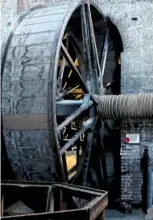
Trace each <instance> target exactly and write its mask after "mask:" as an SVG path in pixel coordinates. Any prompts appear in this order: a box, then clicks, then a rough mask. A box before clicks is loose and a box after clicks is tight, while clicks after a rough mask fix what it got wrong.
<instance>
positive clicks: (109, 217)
mask: <svg viewBox="0 0 153 220" xmlns="http://www.w3.org/2000/svg"><path fill="white" fill-rule="evenodd" d="M120 219H123V220H153V214H150V213H149V214H148V215H145V214H144V213H143V212H142V210H141V209H140V210H139V209H138V210H135V209H133V211H132V213H131V214H127V213H122V212H119V211H117V210H107V211H106V220H120Z"/></svg>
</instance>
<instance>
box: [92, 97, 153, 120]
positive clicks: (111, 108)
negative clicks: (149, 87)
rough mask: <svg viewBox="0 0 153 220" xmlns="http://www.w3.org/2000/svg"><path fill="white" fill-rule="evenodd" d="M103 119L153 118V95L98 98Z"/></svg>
mask: <svg viewBox="0 0 153 220" xmlns="http://www.w3.org/2000/svg"><path fill="white" fill-rule="evenodd" d="M96 99H97V104H98V106H97V110H98V113H99V115H100V116H101V117H102V118H103V119H130V118H131V119H132V118H144V119H151V118H153V93H149V94H137V95H133V94H126V95H108V96H96Z"/></svg>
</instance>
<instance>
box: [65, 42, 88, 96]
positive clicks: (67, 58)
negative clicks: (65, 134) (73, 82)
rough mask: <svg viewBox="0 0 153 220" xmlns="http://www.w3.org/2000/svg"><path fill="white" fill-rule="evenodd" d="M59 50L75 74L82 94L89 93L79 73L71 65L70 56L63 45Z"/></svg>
mask: <svg viewBox="0 0 153 220" xmlns="http://www.w3.org/2000/svg"><path fill="white" fill-rule="evenodd" d="M61 49H62V53H63V55H64V56H65V59H66V61H67V62H68V64H69V66H70V67H71V69H72V70H73V71H74V72H75V73H76V74H77V76H78V79H79V82H80V85H81V87H82V89H83V91H84V92H89V91H88V89H87V86H86V84H85V82H84V80H83V78H82V76H81V74H80V72H79V70H78V69H77V67H76V66H75V65H74V63H73V60H72V58H71V56H70V54H69V53H68V51H67V49H66V48H65V46H64V44H63V43H62V46H61Z"/></svg>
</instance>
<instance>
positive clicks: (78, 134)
mask: <svg viewBox="0 0 153 220" xmlns="http://www.w3.org/2000/svg"><path fill="white" fill-rule="evenodd" d="M93 123H94V118H90V119H88V120H87V121H86V122H84V123H83V126H82V128H81V129H80V130H79V131H78V132H77V133H76V134H75V135H74V136H73V137H72V138H71V139H70V140H69V141H68V142H67V143H66V144H65V145H64V146H63V147H62V148H61V150H60V155H63V154H64V152H65V151H66V150H68V149H69V148H70V147H71V146H72V145H73V144H74V143H75V142H76V141H77V140H78V138H79V137H80V135H82V134H83V133H84V132H85V131H86V130H88V129H89V128H90V127H91V126H92V125H93Z"/></svg>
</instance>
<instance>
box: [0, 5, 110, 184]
mask: <svg viewBox="0 0 153 220" xmlns="http://www.w3.org/2000/svg"><path fill="white" fill-rule="evenodd" d="M90 7H91V13H92V19H93V21H94V31H95V35H96V43H97V42H98V45H97V48H98V55H99V58H101V60H100V61H101V62H100V64H101V65H102V66H103V67H102V66H101V70H103V73H104V69H105V70H106V71H105V72H107V68H106V67H105V64H106V62H105V61H106V55H107V49H108V40H107V37H106V36H107V35H108V29H107V30H106V28H108V27H107V25H106V22H105V20H104V18H103V16H102V15H101V13H100V12H99V11H98V10H97V9H96V7H95V8H94V6H92V5H90V6H89V5H88V4H83V3H81V1H78V2H76V3H75V4H74V5H73V7H72V8H71V9H70V10H69V8H68V7H66V6H63V7H58V6H57V7H50V8H46V9H40V10H38V11H37V10H33V9H30V11H29V13H30V14H29V15H28V16H27V15H26V18H24V19H23V21H22V22H21V25H18V26H17V24H16V25H15V30H14V32H11V34H10V37H9V40H7V43H6V47H5V55H6V56H4V59H3V65H2V66H4V72H5V71H7V72H5V74H3V76H4V77H3V85H2V86H3V90H4V93H3V100H4V101H2V109H3V125H4V138H5V144H6V148H7V151H8V156H9V158H10V162H11V164H12V167H13V169H14V171H15V174H16V176H17V178H18V179H28V180H49V181H57V180H61V179H62V180H64V181H69V180H68V178H67V169H66V168H65V167H66V165H64V160H65V159H63V158H62V157H61V155H62V154H60V148H61V146H64V145H65V144H66V149H68V147H69V146H70V145H69V143H70V142H67V143H66V142H63V137H62V138H61V141H60V142H59V139H58V138H59V135H58V134H57V128H58V129H59V127H60V129H59V130H63V128H64V127H65V126H67V125H68V124H69V123H67V122H66V124H64V126H63V124H62V122H63V121H64V119H65V118H64V117H63V116H62V118H59V117H56V114H57V112H59V113H60V114H61V112H60V107H62V114H63V112H64V109H65V111H67V109H68V108H66V107H65V106H64V105H65V104H66V105H67V106H71V107H73V108H72V109H71V114H72V113H74V112H75V111H76V110H77V107H78V108H79V110H78V111H77V112H75V114H73V117H71V120H72V119H73V120H74V119H75V118H76V116H77V115H79V114H81V117H79V120H77V121H75V123H77V130H76V126H75V125H74V124H73V125H72V127H73V129H69V130H70V132H71V138H72V140H73V142H74V141H76V140H77V138H78V137H80V135H81V134H84V132H85V131H86V130H88V135H86V136H84V141H79V143H82V145H83V146H82V148H83V149H86V150H82V153H80V154H81V157H80V160H79V166H78V167H77V173H76V175H75V176H74V178H73V179H71V180H70V181H69V182H73V183H76V184H82V185H89V186H92V187H100V188H102V187H103V185H102V182H103V179H104V176H105V175H104V174H103V173H104V172H103V171H104V169H103V168H104V167H105V168H106V164H105V161H101V160H102V159H101V158H103V156H102V148H101V140H102V132H101V131H102V130H103V129H102V124H101V121H100V119H99V118H98V117H97V113H96V104H95V101H94V94H103V93H104V92H103V86H101V85H103V83H101V85H100V84H99V80H98V77H100V74H101V72H102V71H101V70H100V71H99V65H100V64H98V59H97V50H96V46H95V44H94V42H95V40H94V34H93V27H92V21H91V16H90V15H89V12H90ZM80 8H82V13H81V12H80ZM78 11H79V14H77V13H78ZM57 12H58V13H59V14H60V15H59V18H58V16H57V15H56V13H57ZM87 12H88V16H87ZM81 15H82V18H83V16H84V17H85V16H86V21H84V26H83V28H81V19H80V17H81ZM75 16H76V18H77V19H79V21H80V22H78V24H79V25H78V27H77V31H76V24H77V23H76V19H75ZM42 18H43V19H44V21H43V20H42ZM89 18H90V22H89ZM31 19H32V22H31ZM40 19H41V20H40ZM52 19H53V20H52ZM21 20H22V16H21ZM54 20H55V21H54ZM39 22H40V23H39ZM87 22H88V23H90V25H89V27H90V28H88V29H87V30H86V29H85V28H86V23H87ZM98 22H99V23H98ZM44 23H46V24H45V25H44ZM50 23H51V24H52V23H53V27H52V26H49V24H50ZM67 27H71V28H70V29H69V28H67ZM84 27H85V28H84ZM99 27H101V28H99ZM89 29H90V32H92V34H91V33H90V32H89ZM82 30H83V32H82ZM85 30H86V31H85ZM97 30H98V31H99V30H101V31H102V32H103V31H104V33H103V34H104V35H103V38H101V35H99V36H100V40H99V39H98V35H97V34H96V32H97ZM87 32H88V34H89V36H90V39H89V40H87V42H86V41H85V40H84V44H83V43H82V41H81V40H80V39H82V38H83V37H80V36H82V33H84V34H85V33H87ZM78 33H79V34H80V33H81V34H80V35H79V34H78ZM65 34H68V35H67V36H68V38H69V41H70V50H69V49H68V53H70V56H72V60H73V61H72V60H71V59H69V56H68V55H67V49H66V47H67V45H66V39H67V37H65V39H64V40H63V44H64V46H62V50H61V42H62V39H63V36H65ZM49 36H51V39H50V38H49ZM91 36H92V37H91ZM37 39H38V42H36V40H37ZM76 39H77V40H76ZM87 39H88V38H87ZM105 39H106V40H105ZM75 40H76V44H78V45H79V50H81V53H79V50H78V49H77V46H76V44H75ZM88 41H90V42H89V43H88ZM99 42H100V44H99ZM104 42H106V43H104ZM12 43H13V44H12ZM89 45H91V47H90V48H88V46H89ZM103 47H104V48H105V49H104V50H102V51H101V48H103ZM32 48H33V49H32ZM84 48H86V53H84ZM82 49H83V50H82ZM89 49H90V50H89ZM8 50H9V52H8ZM37 51H38V55H37ZM82 51H83V52H82ZM61 52H62V54H63V53H64V57H65V59H66V60H67V61H66V62H68V63H69V66H70V67H71V68H72V69H73V72H71V74H70V69H71V68H70V67H68V66H67V67H66V68H67V73H65V71H64V75H63V80H62V86H64V85H65V83H66V81H67V79H68V74H70V75H71V77H72V79H73V80H71V77H70V81H69V82H68V84H67V85H66V86H65V88H66V89H67V88H69V87H70V88H71V89H70V90H71V91H70V90H69V92H68V93H69V94H68V96H67V97H66V98H64V99H63V100H65V102H66V100H67V103H64V105H63V103H62V102H61V101H62V100H61V97H60V99H58V102H59V103H56V97H57V96H58V95H59V90H58V89H57V88H58V86H59V84H58V86H56V84H57V78H58V77H57V76H58V70H59V67H58V66H60V67H62V61H59V59H60V53H61ZM89 52H90V53H91V54H90V55H91V60H92V64H91V65H89V60H90V56H89V55H88V56H86V57H87V59H86V60H85V61H84V60H83V62H82V56H85V54H86V55H87V54H88V53H89ZM42 55H44V56H42ZM76 57H77V59H78V61H77V62H78V66H74V64H73V62H75V58H76ZM37 58H38V61H39V59H40V62H37ZM42 58H43V59H42ZM96 60H97V61H96ZM19 61H22V62H19ZM41 62H42V64H41ZM77 62H76V63H75V64H76V65H77ZM14 63H15V64H16V65H17V66H16V65H15V68H14ZM45 65H46V68H45ZM84 65H85V66H84ZM90 66H91V73H90V74H93V73H94V74H95V75H93V78H92V80H90V77H88V76H89V75H90V74H89V71H88V74H87V71H86V69H87V68H88V69H90V68H89V67H90ZM12 67H13V68H12ZM17 67H18V68H17ZM104 67H105V68H104ZM8 68H9V70H8ZM42 70H43V71H44V72H43V71H42ZM98 71H99V72H100V73H99V72H98ZM60 72H61V73H62V71H60ZM74 72H75V74H74ZM79 72H81V73H83V74H80V73H79ZM6 73H7V74H6ZM66 74H67V75H66ZM96 74H97V76H98V77H96ZM74 75H77V77H74ZM66 76H67V77H66ZM104 78H105V77H104ZM39 80H41V83H40V84H39ZM74 81H75V82H74ZM102 81H103V76H101V82H102ZM78 83H79V84H80V85H81V88H82V89H83V91H84V93H83V94H82V91H81V94H74V90H73V91H72V89H74V88H75V90H76V91H75V92H77V89H79V87H78ZM104 83H105V82H104ZM10 85H11V86H10ZM46 85H47V86H46ZM93 85H94V86H93ZM5 87H6V88H7V89H6V91H5ZM33 87H34V90H33ZM16 88H17V89H16ZM39 88H40V90H39ZM91 88H92V92H91ZM97 88H98V89H97ZM99 88H100V89H99ZM30 90H31V91H30ZM8 91H9V92H8ZM39 92H40V93H39ZM79 92H80V91H79ZM10 93H12V94H13V96H11V97H10ZM70 93H71V97H70ZM39 96H40V97H39ZM72 97H73V100H71V103H70V99H72ZM76 97H77V99H76ZM81 99H82V100H81ZM11 103H13V104H11ZM26 105H27V106H26ZM31 105H32V107H31ZM57 105H58V107H59V108H58V109H57V108H56V106H57ZM42 106H44V108H43V107H42ZM37 107H38V108H37ZM89 109H90V110H89ZM56 110H57V111H56ZM84 111H85V114H83V113H84ZM71 114H70V113H69V114H68V115H71ZM57 115H58V114H57ZM65 116H67V112H66V115H65ZM85 116H86V117H85ZM60 117H61V116H60ZM94 117H95V118H97V121H94V119H93V118H94ZM16 120H17V122H16ZM18 120H19V121H20V123H18V122H19V121H18ZM57 121H58V122H57ZM83 121H85V122H84V125H83ZM95 122H97V124H98V128H99V130H97V129H93V125H94V123H95ZM64 123H65V122H64ZM92 123H93V125H92ZM60 124H62V125H60ZM97 124H96V123H95V125H96V126H97ZM67 127H68V126H67ZM90 127H91V128H92V129H91V128H90ZM89 128H90V129H89ZM96 128H97V127H96ZM64 129H65V128H64ZM72 130H73V132H72ZM96 130H97V131H96ZM77 132H80V133H77ZM75 133H77V137H76V136H75V135H74V134H75ZM62 134H63V132H62ZM66 135H67V134H66V133H65V132H64V137H66ZM68 135H69V134H68ZM99 135H100V136H99ZM69 139H70V138H69ZM92 139H93V141H91V140H92ZM98 139H99V140H100V141H99V143H98V145H97V141H98ZM64 141H65V140H64ZM61 142H63V143H61ZM79 143H77V145H79ZM92 143H94V144H92ZM95 145H96V147H95ZM86 146H88V148H87V147H86ZM97 146H98V147H97ZM93 149H94V150H93ZM62 151H63V150H62ZM80 151H81V150H80ZM29 152H31V153H29ZM63 152H64V151H63ZM75 154H76V153H75ZM90 156H91V157H90ZM76 158H77V157H76V156H74V160H75V161H76ZM94 158H96V160H97V161H96V163H95V162H93V161H94ZM95 164H96V165H95ZM73 165H74V164H73ZM105 170H106V169H105ZM73 171H74V170H73ZM75 171H76V169H75ZM89 182H90V184H89Z"/></svg>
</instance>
